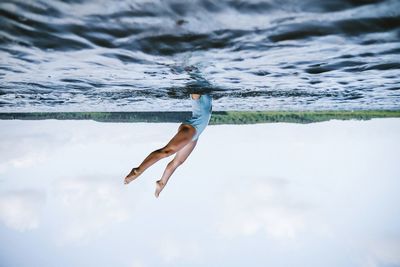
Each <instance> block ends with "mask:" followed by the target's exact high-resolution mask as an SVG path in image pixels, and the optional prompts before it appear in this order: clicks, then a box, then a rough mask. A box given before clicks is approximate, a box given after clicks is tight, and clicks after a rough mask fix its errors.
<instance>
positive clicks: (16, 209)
mask: <svg viewBox="0 0 400 267" xmlns="http://www.w3.org/2000/svg"><path fill="white" fill-rule="evenodd" d="M45 198H46V196H45V194H44V193H42V192H38V191H32V190H25V191H12V192H6V193H2V194H0V221H1V222H3V223H4V224H5V225H6V226H7V227H9V228H11V229H14V230H17V231H26V230H31V229H35V228H37V227H39V223H40V213H41V209H42V208H43V206H44V204H45Z"/></svg>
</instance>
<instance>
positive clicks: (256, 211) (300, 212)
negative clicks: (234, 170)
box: [218, 178, 306, 240]
mask: <svg viewBox="0 0 400 267" xmlns="http://www.w3.org/2000/svg"><path fill="white" fill-rule="evenodd" d="M241 181H242V182H241V183H242V185H241V186H240V187H238V186H234V185H231V186H227V188H226V191H227V193H225V195H224V197H223V198H224V200H223V206H222V208H221V210H223V213H222V218H221V220H220V221H219V224H218V230H219V232H220V233H221V234H223V235H225V236H229V237H235V236H250V235H254V234H256V233H258V232H260V231H261V232H265V233H266V235H267V236H268V237H272V238H275V239H280V240H286V239H294V238H295V237H296V235H297V233H298V232H299V231H301V230H302V229H303V228H304V226H305V224H306V220H305V214H304V213H305V211H306V209H305V208H304V206H301V205H299V204H298V201H297V200H295V199H293V198H292V196H291V195H290V194H288V193H287V192H286V188H287V187H288V184H287V182H286V181H285V180H284V179H280V178H273V179H271V178H270V179H257V181H252V182H251V183H249V182H248V179H247V182H245V183H244V184H243V181H245V179H242V180H241ZM233 184H240V182H239V181H238V182H237V183H236V182H233Z"/></svg>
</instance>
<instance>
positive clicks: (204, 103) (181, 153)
mask: <svg viewBox="0 0 400 267" xmlns="http://www.w3.org/2000/svg"><path fill="white" fill-rule="evenodd" d="M190 99H191V102H192V117H191V118H190V119H188V120H185V121H184V122H182V124H181V125H179V128H178V132H177V133H176V134H175V136H174V137H173V138H172V139H171V140H170V141H169V142H168V144H167V145H165V146H164V147H162V148H160V149H157V150H155V151H153V152H151V153H150V154H149V155H148V156H147V157H146V158H145V159H144V160H143V162H142V163H141V164H140V165H139V166H138V167H136V168H133V169H132V170H131V171H130V173H129V174H128V175H127V176H126V177H125V179H124V183H125V184H129V183H130V182H132V181H133V180H135V179H136V178H137V177H139V176H140V175H141V174H142V173H143V172H144V171H145V170H146V169H147V168H149V167H150V166H152V165H153V164H154V163H156V162H157V161H159V160H160V159H162V158H165V157H169V156H171V155H173V154H175V153H176V155H175V157H174V159H173V160H171V161H170V162H169V163H168V164H167V167H166V168H165V170H164V173H163V175H162V177H161V179H160V180H158V181H156V191H155V193H154V195H155V196H156V197H158V196H159V195H160V192H161V191H162V190H163V189H164V187H165V185H166V184H167V182H168V180H169V178H170V177H171V175H172V174H173V173H174V171H175V170H176V169H177V168H178V167H179V166H180V165H181V164H182V163H183V162H185V160H186V159H187V158H188V157H189V155H190V153H191V152H192V151H193V149H194V148H195V146H196V144H197V140H198V138H199V136H200V134H201V133H202V132H203V131H204V129H205V128H206V127H207V125H208V123H209V121H210V118H211V111H212V98H211V96H210V95H208V94H202V95H201V94H191V95H190Z"/></svg>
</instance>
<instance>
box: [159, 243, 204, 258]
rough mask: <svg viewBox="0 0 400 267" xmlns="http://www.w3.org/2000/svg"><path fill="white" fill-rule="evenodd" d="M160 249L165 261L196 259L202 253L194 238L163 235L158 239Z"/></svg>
mask: <svg viewBox="0 0 400 267" xmlns="http://www.w3.org/2000/svg"><path fill="white" fill-rule="evenodd" d="M157 242H158V244H157V246H158V250H159V254H160V256H161V258H162V260H163V261H164V262H165V263H173V262H176V261H179V260H194V259H195V258H198V257H199V255H200V247H199V245H198V244H197V243H195V242H194V241H192V240H181V239H179V240H178V239H177V237H170V236H169V237H167V236H164V237H161V238H160V239H159V240H158V241H157Z"/></svg>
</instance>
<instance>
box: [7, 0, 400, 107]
mask: <svg viewBox="0 0 400 267" xmlns="http://www.w3.org/2000/svg"><path fill="white" fill-rule="evenodd" d="M0 23H1V25H2V27H1V29H0V59H1V61H0V111H2V112H5V111H146V110H152V111H166V110H179V111H181V110H187V109H188V108H189V105H190V104H189V101H180V100H181V99H188V92H190V91H192V90H197V89H199V88H201V89H204V90H206V91H210V92H212V94H213V95H214V97H215V101H214V103H215V108H214V110H315V109H325V110H326V109H332V110H341V109H398V107H399V103H400V93H399V89H400V87H399V84H400V75H399V69H400V56H399V53H400V46H399V41H400V32H399V26H400V2H399V1H398V0H336V1H330V0H329V1H317V0H306V1H296V0H284V1H281V0H279V1H278V0H264V1H262V0H260V1H258V0H251V1H230V0H225V1H208V0H195V1H176V0H167V1H146V0H140V1H129V0H123V1H98V0H77V1H62V0H54V1H53V0H52V1H49V0H38V1H25V0H24V1H23V0H4V1H2V2H1V3H0Z"/></svg>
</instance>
